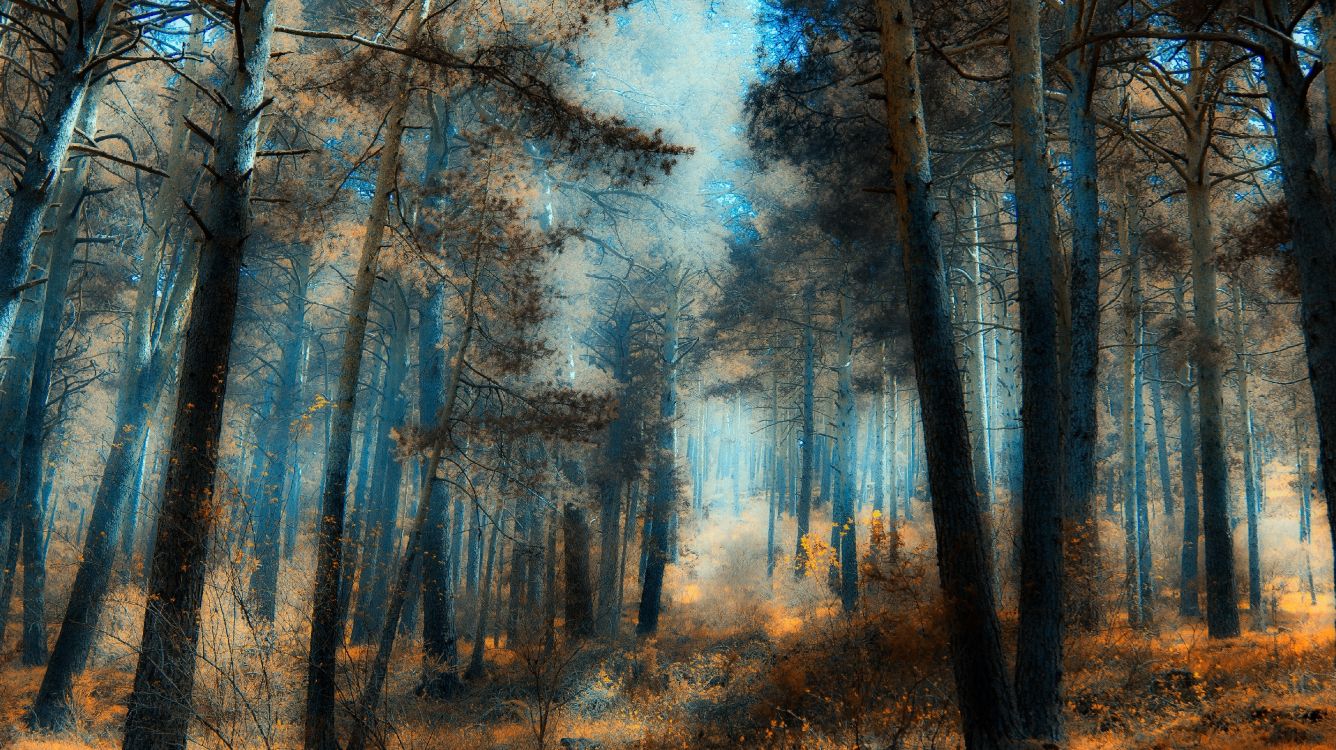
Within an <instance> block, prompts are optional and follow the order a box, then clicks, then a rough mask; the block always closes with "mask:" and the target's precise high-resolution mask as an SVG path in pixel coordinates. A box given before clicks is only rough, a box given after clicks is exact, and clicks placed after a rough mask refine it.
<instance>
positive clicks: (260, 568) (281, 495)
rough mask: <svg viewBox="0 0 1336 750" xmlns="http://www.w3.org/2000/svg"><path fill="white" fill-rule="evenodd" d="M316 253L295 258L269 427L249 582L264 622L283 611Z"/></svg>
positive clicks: (300, 252) (302, 251)
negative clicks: (286, 529) (281, 578)
mask: <svg viewBox="0 0 1336 750" xmlns="http://www.w3.org/2000/svg"><path fill="white" fill-rule="evenodd" d="M310 253H311V250H310V248H309V247H308V246H305V245H301V246H299V247H297V248H295V249H294V254H293V256H292V269H291V274H292V288H291V290H290V292H289V296H288V301H287V320H286V321H285V322H284V325H285V327H286V329H287V331H288V334H289V338H288V339H287V341H286V342H285V344H284V347H283V354H282V357H281V359H280V360H279V366H278V369H279V372H278V378H279V383H278V396H277V398H276V399H275V402H274V403H275V407H274V417H273V420H272V422H271V424H270V425H269V435H268V438H267V440H266V443H267V444H268V446H269V451H268V452H267V453H265V454H264V456H263V458H262V460H263V462H264V470H263V471H262V472H261V477H262V479H261V488H260V492H259V493H258V497H259V502H260V513H259V520H258V523H257V524H256V529H255V556H256V558H257V561H258V564H257V566H256V568H255V572H254V573H253V574H252V576H251V580H250V593H251V598H252V599H254V600H255V608H256V611H257V612H258V613H259V616H260V618H261V619H263V620H264V621H265V622H268V623H273V622H274V617H275V616H276V614H277V609H278V600H277V599H278V568H279V543H280V541H281V540H280V534H281V533H282V531H283V510H284V508H283V506H284V505H285V504H286V502H287V497H286V494H285V491H286V490H287V481H288V475H289V473H290V471H291V468H290V466H289V458H288V456H289V455H290V453H291V450H292V447H293V438H292V425H293V423H294V422H295V421H296V420H297V419H298V418H299V417H300V416H301V408H302V399H301V391H302V364H303V363H302V360H303V356H302V355H303V354H304V353H305V349H306V295H307V293H308V291H309V288H310V281H311V270H310V264H311V254H310Z"/></svg>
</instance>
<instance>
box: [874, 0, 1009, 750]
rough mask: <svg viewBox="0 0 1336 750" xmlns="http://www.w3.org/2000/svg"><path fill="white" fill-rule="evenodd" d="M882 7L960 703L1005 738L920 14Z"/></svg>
mask: <svg viewBox="0 0 1336 750" xmlns="http://www.w3.org/2000/svg"><path fill="white" fill-rule="evenodd" d="M877 11H878V16H879V20H880V31H881V36H880V41H881V63H882V77H883V79H884V80H885V82H886V114H887V123H888V130H889V133H890V136H891V143H890V147H891V175H892V181H893V185H894V187H895V192H896V203H895V207H896V214H897V221H898V223H899V239H900V243H901V247H902V250H903V260H904V273H905V280H906V284H907V287H908V288H907V293H908V297H907V300H906V301H907V307H908V310H909V323H910V337H911V339H912V342H913V349H914V369H915V374H916V380H917V383H918V390H919V398H920V402H921V404H922V408H923V426H924V443H925V448H926V450H927V454H928V481H929V483H930V486H931V497H932V505H933V527H934V529H935V531H936V539H937V567H938V573H939V576H940V579H941V584H942V589H943V593H944V595H945V598H946V601H947V609H946V617H947V630H948V633H949V637H950V644H951V664H952V670H953V672H954V675H955V682H956V697H957V704H958V706H959V708H960V715H961V721H962V723H963V735H964V738H965V745H966V747H967V748H970V750H984V749H991V748H1007V747H1011V746H1013V744H1014V741H1015V739H1016V738H1017V737H1018V736H1019V735H1020V720H1019V717H1018V715H1017V712H1016V704H1015V699H1014V696H1013V694H1012V692H1011V688H1010V686H1009V685H1008V683H1007V678H1006V663H1005V661H1004V659H1003V657H1002V643H1001V633H1000V628H999V626H998V619H997V611H996V609H995V607H994V599H993V583H992V572H991V570H990V567H991V566H990V564H989V556H988V552H987V543H988V539H989V536H988V533H987V530H986V529H985V528H984V523H983V517H982V514H981V513H980V509H979V496H978V494H977V493H976V491H975V487H974V471H973V467H972V466H971V465H970V436H969V431H968V428H967V427H966V422H965V403H964V397H963V395H962V391H961V379H960V370H959V365H958V364H957V362H956V359H955V344H954V341H953V338H954V336H953V333H952V329H951V317H950V313H949V310H948V308H947V295H946V276H945V274H944V272H943V260H942V249H941V239H940V236H939V234H938V232H939V230H938V227H937V226H936V222H935V216H936V213H937V211H936V207H935V206H934V202H933V197H932V187H931V186H932V172H931V167H930V161H929V154H928V142H927V135H926V133H925V130H924V122H923V102H922V99H921V95H920V85H919V75H918V63H917V60H916V57H917V44H916V41H915V39H914V18H913V13H912V11H911V6H910V4H909V3H908V2H906V0H878V2H877Z"/></svg>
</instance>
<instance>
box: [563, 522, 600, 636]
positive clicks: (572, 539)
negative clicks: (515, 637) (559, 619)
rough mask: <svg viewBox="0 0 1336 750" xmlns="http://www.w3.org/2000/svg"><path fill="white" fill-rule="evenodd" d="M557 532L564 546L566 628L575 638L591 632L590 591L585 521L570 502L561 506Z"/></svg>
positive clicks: (587, 527)
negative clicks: (559, 525)
mask: <svg viewBox="0 0 1336 750" xmlns="http://www.w3.org/2000/svg"><path fill="white" fill-rule="evenodd" d="M561 536H562V540H563V544H564V550H565V566H564V568H563V572H564V581H565V590H566V610H565V614H566V628H567V630H569V631H570V633H571V635H573V636H575V637H577V638H586V637H588V636H590V635H593V632H594V592H593V590H592V589H591V588H590V585H589V522H588V521H587V520H585V510H584V508H581V507H579V506H577V505H575V504H574V503H570V502H568V503H566V504H565V506H564V507H563V508H562V515H561Z"/></svg>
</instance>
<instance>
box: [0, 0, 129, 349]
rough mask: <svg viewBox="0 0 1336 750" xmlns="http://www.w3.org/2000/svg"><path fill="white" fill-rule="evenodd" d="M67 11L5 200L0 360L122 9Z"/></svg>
mask: <svg viewBox="0 0 1336 750" xmlns="http://www.w3.org/2000/svg"><path fill="white" fill-rule="evenodd" d="M70 5H71V6H72V7H69V10H71V11H73V13H72V15H74V16H75V19H76V22H75V23H74V24H73V25H72V27H71V28H70V29H68V30H67V32H66V42H65V48H64V49H63V50H61V51H60V53H59V55H58V57H57V59H56V60H55V61H54V62H55V66H54V68H55V72H54V74H53V75H52V76H51V78H50V79H49V87H48V89H47V96H46V102H45V105H44V106H43V107H42V113H41V119H40V121H39V123H38V129H37V135H36V137H35V138H34V139H33V141H32V146H31V148H29V150H28V153H27V155H26V157H25V158H24V165H23V174H22V175H21V176H20V177H19V179H18V182H17V183H16V184H15V186H14V191H13V192H12V193H11V194H10V200H9V216H7V217H6V219H5V221H4V229H3V230H0V358H3V357H5V356H6V355H8V353H9V352H10V351H11V349H10V348H9V339H10V333H11V331H12V330H13V328H14V320H15V318H16V316H17V315H18V312H19V303H20V296H21V295H20V294H19V287H20V285H22V284H23V282H24V280H26V279H27V278H28V267H29V266H30V265H32V260H33V253H34V251H35V250H36V247H37V241H38V237H39V236H40V235H41V231H42V226H43V220H44V218H45V216H46V212H47V210H48V209H50V207H51V204H52V202H53V201H54V200H55V197H56V190H57V185H58V184H59V183H60V182H61V180H60V176H61V173H62V172H63V170H64V168H65V158H66V156H67V155H68V154H69V148H70V144H71V142H72V141H73V140H74V135H75V128H76V124H77V123H78V121H79V117H80V113H81V111H82V109H83V103H84V99H85V98H86V97H87V96H88V95H89V93H90V89H91V88H93V81H94V79H95V78H97V77H99V76H104V75H107V72H106V70H105V69H103V68H102V67H101V66H97V67H96V69H95V68H94V67H93V66H91V65H90V64H91V63H93V62H94V61H95V60H97V56H98V53H99V50H101V48H102V44H103V39H104V37H106V35H107V30H108V28H109V27H110V26H111V19H112V17H113V16H114V15H115V14H116V13H117V12H118V10H120V8H121V6H120V5H119V4H117V3H109V2H101V1H100V0H77V2H74V3H71V4H70ZM62 7H65V6H62ZM120 43H121V42H120V41H119V40H118V41H117V42H116V44H120ZM93 96H94V97H96V96H97V94H96V92H94V93H93Z"/></svg>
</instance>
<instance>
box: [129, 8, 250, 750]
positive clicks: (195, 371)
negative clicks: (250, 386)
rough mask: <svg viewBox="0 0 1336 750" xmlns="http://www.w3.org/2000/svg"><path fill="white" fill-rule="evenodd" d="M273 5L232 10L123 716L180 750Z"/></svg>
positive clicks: (137, 736)
mask: <svg viewBox="0 0 1336 750" xmlns="http://www.w3.org/2000/svg"><path fill="white" fill-rule="evenodd" d="M274 11H275V8H274V5H273V4H272V3H271V2H268V0H259V1H257V2H254V3H252V4H251V5H250V6H247V7H245V8H243V9H241V10H240V11H239V12H238V17H239V23H238V25H239V29H238V32H237V44H236V54H237V59H236V60H235V69H234V70H233V71H232V74H231V77H230V79H229V80H228V82H227V83H226V84H225V88H224V94H223V96H224V97H225V100H226V102H227V106H225V107H223V108H222V109H221V112H220V121H219V128H218V137H217V145H216V147H215V157H214V160H213V164H212V169H211V170H210V172H211V174H212V179H213V185H214V187H213V190H212V191H211V192H210V196H209V203H210V206H211V210H210V212H209V219H208V221H207V223H206V225H205V226H204V227H201V234H202V242H201V252H200V270H199V275H198V278H197V280H196V285H195V288H196V290H197V291H198V290H205V291H203V292H200V293H196V294H194V295H193V297H192V303H191V310H190V325H189V328H188V329H187V331H186V335H185V338H184V341H183V349H184V352H183V355H182V363H181V377H180V386H179V388H178V395H177V404H176V417H175V420H174V423H173V429H172V441H171V448H170V455H171V457H172V461H171V462H170V464H169V465H168V468H167V479H166V485H165V487H164V490H163V507H162V512H161V515H160V516H159V519H158V532H157V541H156V543H155V544H154V549H153V563H152V568H151V571H150V575H149V586H148V593H149V598H148V601H149V606H148V608H147V610H146V612H145V615H144V634H143V639H142V641H141V643H140V648H139V664H138V667H137V669H136V671H135V682H134V692H133V693H131V695H130V700H129V710H128V712H127V715H126V719H125V739H124V747H125V748H126V750H159V749H161V750H182V749H183V748H184V747H185V744H186V735H187V731H188V729H189V725H190V719H191V718H192V717H193V715H194V712H193V711H192V709H191V701H190V695H191V692H192V689H193V686H194V680H195V646H196V643H197V641H198V637H199V608H200V601H201V598H202V596H203V593H204V575H205V568H206V563H207V558H208V549H209V536H210V533H211V531H212V520H213V518H214V515H215V513H216V511H217V505H216V497H215V494H214V472H215V468H216V460H217V453H218V439H219V436H220V433H221V431H222V417H223V408H222V407H223V398H224V394H225V391H226V388H227V373H228V355H229V353H230V351H231V344H232V323H233V320H234V318H235V314H236V302H237V282H238V280H239V277H240V273H241V262H242V256H243V253H244V250H245V246H246V242H247V240H248V238H249V236H250V228H251V213H250V197H251V188H252V182H251V178H252V176H253V175H254V165H255V151H256V147H257V145H258V141H259V126H260V113H261V110H262V109H263V107H264V79H265V73H266V68H267V66H268V62H269V45H270V39H271V37H272V36H273V29H274Z"/></svg>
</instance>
